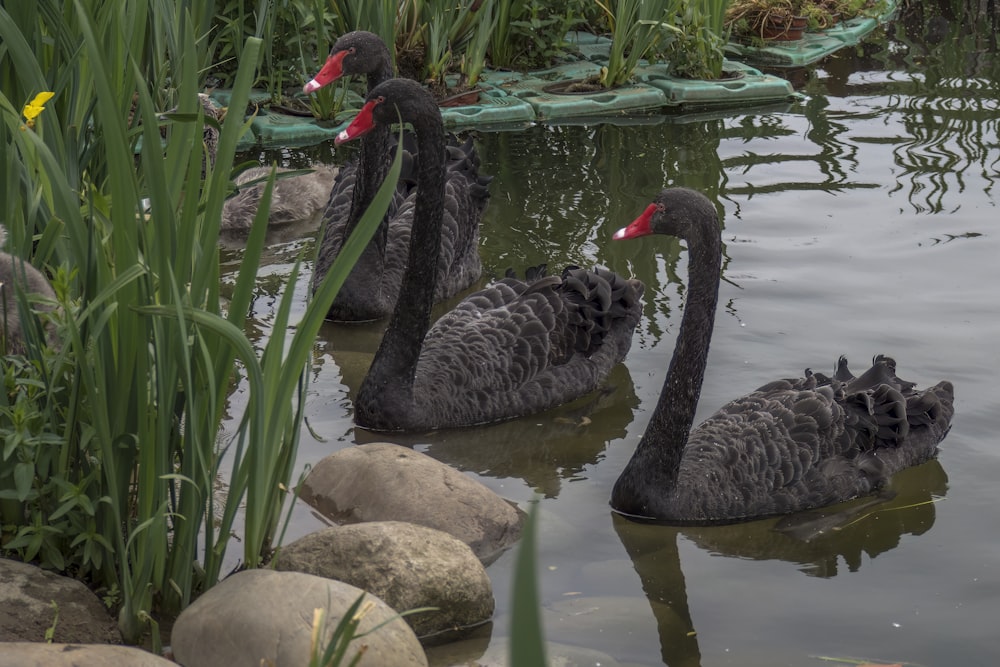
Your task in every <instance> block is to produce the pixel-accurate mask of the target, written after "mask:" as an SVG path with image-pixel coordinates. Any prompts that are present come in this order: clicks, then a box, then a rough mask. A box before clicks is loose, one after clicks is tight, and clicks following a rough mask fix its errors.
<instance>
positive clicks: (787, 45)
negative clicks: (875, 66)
mask: <svg viewBox="0 0 1000 667" xmlns="http://www.w3.org/2000/svg"><path fill="white" fill-rule="evenodd" d="M896 7H897V2H896V1H895V0H890V2H889V3H888V6H887V9H886V11H885V12H883V13H882V14H881V15H879V16H878V17H864V16H859V17H857V18H853V19H849V20H847V21H841V22H840V23H838V24H837V25H835V26H833V27H832V28H828V29H827V30H822V31H818V32H807V33H806V34H805V36H804V37H803V38H802V39H796V40H792V41H789V42H778V41H768V42H766V43H765V45H764V46H758V45H753V44H741V43H738V42H729V44H728V45H727V46H726V52H727V54H728V55H729V56H730V57H732V58H736V59H738V60H742V61H745V62H748V63H751V64H755V65H763V66H768V67H805V66H806V65H812V64H813V63H816V62H819V61H820V60H822V59H823V58H826V57H827V56H829V55H831V54H833V53H835V52H836V51H839V50H840V49H842V48H844V47H845V46H852V45H854V44H857V43H858V42H860V41H861V40H862V39H864V38H865V37H866V36H868V35H869V34H870V33H871V32H872V31H873V30H875V28H877V27H878V26H879V24H881V23H884V22H886V21H888V20H889V19H891V18H892V17H893V15H894V14H895V13H896Z"/></svg>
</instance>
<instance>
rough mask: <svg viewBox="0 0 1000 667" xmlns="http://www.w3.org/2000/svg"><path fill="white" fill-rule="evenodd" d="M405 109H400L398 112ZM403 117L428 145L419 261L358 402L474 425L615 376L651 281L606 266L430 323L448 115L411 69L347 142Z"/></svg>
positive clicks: (374, 421)
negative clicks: (443, 114)
mask: <svg viewBox="0 0 1000 667" xmlns="http://www.w3.org/2000/svg"><path fill="white" fill-rule="evenodd" d="M397 110H398V116H397ZM397 117H401V118H402V119H403V121H404V122H409V123H410V124H411V125H412V126H413V130H414V133H415V135H416V141H417V144H418V151H419V153H420V156H421V158H420V161H419V168H418V173H417V191H418V192H419V193H420V196H419V197H417V199H416V203H415V211H414V215H413V226H412V233H411V235H410V245H409V262H408V265H407V268H406V273H405V275H404V277H403V280H402V287H401V289H400V294H399V299H398V301H397V303H396V308H395V310H394V312H393V315H392V319H391V320H390V322H389V326H388V329H387V330H386V333H385V336H384V337H383V338H382V343H381V345H380V346H379V349H378V351H377V352H376V354H375V358H374V360H373V361H372V365H371V368H370V369H369V371H368V374H367V375H366V376H365V379H364V381H363V382H362V384H361V388H360V389H359V391H358V395H357V400H356V401H355V422H356V423H357V424H358V425H359V426H362V427H365V428H368V429H373V430H409V431H412V430H429V429H436V428H445V427H456V426H472V425H476V424H484V423H489V422H495V421H500V420H503V419H510V418H512V417H519V416H523V415H528V414H532V413H535V412H539V411H542V410H545V409H548V408H551V407H555V406H557V405H560V404H561V403H565V402H567V401H570V400H573V399H574V398H577V397H579V396H583V395H585V394H587V393H589V392H591V391H593V390H595V389H597V388H598V387H599V386H600V385H601V383H602V382H603V381H604V380H605V378H606V377H607V375H608V373H610V371H611V369H612V368H613V367H614V366H615V364H617V363H619V362H620V361H621V360H622V359H623V358H624V356H625V353H626V352H627V351H628V349H629V347H630V345H631V342H632V332H633V330H634V329H635V325H636V323H637V322H638V321H639V317H640V310H641V303H640V297H641V294H642V289H643V288H642V284H641V283H639V282H638V281H630V280H625V279H624V278H621V277H619V276H617V275H616V274H614V273H613V272H611V271H608V270H607V269H594V270H591V271H586V270H583V269H578V268H575V267H571V268H568V269H566V270H565V271H564V272H563V274H562V276H543V275H536V276H533V279H532V280H530V281H527V282H526V281H521V280H517V279H515V278H512V277H508V278H505V279H503V280H500V281H498V282H497V283H495V284H493V285H491V286H489V287H487V288H485V289H483V290H480V291H478V292H476V293H474V294H471V295H469V296H468V297H466V298H465V299H464V300H462V301H461V302H460V303H459V304H458V305H457V306H455V308H454V309H452V310H451V311H449V312H447V313H445V314H444V315H442V316H441V318H440V319H438V321H437V322H436V323H435V324H434V326H433V327H432V328H431V327H430V314H431V306H432V304H433V302H434V273H435V266H436V265H437V263H438V262H437V256H438V254H439V253H440V249H441V245H442V233H441V228H442V224H443V221H444V218H445V217H446V213H445V200H446V198H447V196H448V194H449V191H450V190H452V189H453V188H454V187H455V185H454V183H452V181H451V179H446V171H447V170H446V167H445V156H444V151H443V142H444V128H443V126H442V121H441V113H440V111H439V109H438V108H437V105H436V104H435V102H434V100H433V98H432V97H431V95H430V93H428V92H427V91H426V90H425V89H423V88H422V87H421V86H420V84H418V83H416V82H415V81H410V80H407V79H392V80H390V81H386V82H384V83H382V84H380V85H379V86H377V87H376V88H375V90H373V91H372V92H371V93H370V94H369V95H368V99H367V101H366V102H365V105H364V107H363V108H362V109H361V111H360V112H359V113H358V115H357V117H356V118H355V119H354V120H353V121H352V122H351V124H350V125H349V126H348V127H347V128H346V129H345V130H344V131H343V132H341V134H340V135H339V136H338V137H337V142H338V143H341V142H344V141H348V140H351V139H354V138H357V137H359V136H363V135H364V133H365V132H367V131H370V130H371V128H372V127H373V126H375V125H379V124H390V123H393V122H396V120H397Z"/></svg>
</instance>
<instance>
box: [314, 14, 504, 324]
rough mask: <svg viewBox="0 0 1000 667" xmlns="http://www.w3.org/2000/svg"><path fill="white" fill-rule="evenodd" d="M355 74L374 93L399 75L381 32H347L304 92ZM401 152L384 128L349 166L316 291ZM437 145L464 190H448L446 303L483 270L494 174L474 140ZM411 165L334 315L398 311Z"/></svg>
mask: <svg viewBox="0 0 1000 667" xmlns="http://www.w3.org/2000/svg"><path fill="white" fill-rule="evenodd" d="M351 74H355V75H361V74H364V75H366V77H367V82H368V91H369V92H370V91H371V90H373V89H374V88H375V87H376V86H378V85H379V84H380V83H382V82H383V81H387V80H388V79H391V78H392V77H393V69H392V61H391V58H390V55H389V50H388V48H386V45H385V43H384V42H383V41H382V39H381V38H380V37H379V36H378V35H375V34H374V33H371V32H365V31H361V30H359V31H355V32H350V33H347V34H345V35H342V36H341V37H340V38H339V39H338V40H337V41H336V42H335V43H334V45H333V48H332V49H331V50H330V56H329V57H328V58H327V61H326V63H325V64H324V65H323V68H322V69H321V70H320V72H319V73H318V74H317V75H316V76H315V78H313V79H312V80H311V81H310V82H309V83H307V84H306V85H305V87H304V88H303V90H304V91H305V92H306V93H311V92H314V91H316V90H318V89H319V88H321V87H323V86H325V85H327V84H329V83H331V82H333V81H335V80H337V79H339V78H340V77H341V76H345V75H351ZM410 139H411V138H409V137H408V140H410ZM407 148H408V149H410V150H409V151H408V157H409V158H410V160H411V161H419V159H420V156H419V152H418V151H416V150H414V148H415V147H413V146H410V145H409V143H408V144H407ZM394 150H395V136H394V135H392V134H391V132H390V128H389V125H388V124H385V125H379V126H377V127H375V128H373V129H372V130H371V131H370V132H369V133H368V134H366V135H365V137H364V138H363V139H362V141H361V151H360V155H359V156H358V161H357V162H351V163H348V164H347V165H345V166H344V168H343V169H342V170H341V173H340V175H339V177H338V178H337V181H336V182H335V183H334V185H333V190H332V191H331V192H330V197H329V202H328V203H327V206H326V210H325V211H324V213H323V220H324V222H325V227H326V231H325V233H324V235H323V239H322V241H321V243H320V248H319V252H318V253H317V257H316V267H315V270H314V271H313V288H314V289H315V288H316V287H317V286H318V285H319V283H320V282H321V281H322V280H323V278H324V277H325V276H326V274H327V273H328V272H329V270H330V267H331V266H332V265H333V261H334V260H335V259H336V258H337V255H338V254H340V249H341V247H342V246H343V244H344V242H345V241H346V240H347V238H348V236H350V233H351V231H353V229H354V227H355V226H356V225H357V223H358V221H359V220H360V219H361V216H362V215H363V214H364V212H365V210H366V209H367V208H368V206H369V204H371V201H372V199H373V198H374V196H375V192H376V191H377V190H378V188H379V186H380V185H381V184H382V181H383V180H385V176H386V173H387V172H388V169H389V159H390V157H391V156H392V154H393V152H394ZM435 150H436V151H444V150H447V155H448V166H447V178H448V180H449V182H455V183H456V193H454V194H453V193H452V190H451V188H449V189H448V190H447V191H446V197H448V201H447V202H446V205H445V209H446V211H447V215H446V217H445V221H444V226H443V232H442V233H443V235H444V246H443V247H442V251H441V258H440V261H439V265H438V269H439V272H438V276H437V283H436V285H437V287H436V290H435V293H434V300H435V301H441V300H443V299H447V298H449V297H452V296H454V295H455V294H457V293H459V292H460V291H462V290H464V289H465V288H467V287H469V286H470V285H472V283H474V282H475V281H476V280H478V279H479V276H480V275H481V273H482V265H481V264H480V260H479V221H480V220H481V218H482V214H483V210H484V209H485V207H486V203H487V201H488V198H489V190H488V189H487V187H486V186H487V185H488V184H489V181H490V179H489V177H486V176H483V175H481V174H480V173H479V156H478V155H477V154H476V151H475V148H474V147H473V145H472V140H471V139H469V140H467V141H466V142H465V143H464V144H461V145H459V144H458V143H457V142H455V141H450V142H449V143H448V145H447V148H445V144H444V143H442V144H441V145H440V146H437V147H436V148H435ZM408 164H410V167H409V168H407V169H404V176H403V177H402V179H401V183H400V185H399V186H398V187H397V189H396V196H395V198H394V201H393V203H392V204H391V205H390V208H389V211H388V212H387V213H386V218H385V219H384V221H383V222H384V223H385V224H383V225H382V226H381V227H380V228H379V229H378V231H377V232H376V234H375V236H374V238H373V239H372V241H371V242H370V243H369V244H368V246H367V247H366V248H365V251H364V253H363V254H362V255H361V257H360V258H359V259H358V262H357V263H356V264H355V267H354V269H353V270H352V271H351V274H350V276H349V277H348V278H347V280H346V281H345V282H344V284H343V286H342V287H341V288H340V292H339V293H338V294H337V297H336V299H335V300H334V302H333V305H332V306H331V307H330V311H329V313H328V314H327V319H331V320H337V321H365V320H374V319H379V318H382V317H387V316H388V315H390V314H391V313H392V309H393V306H395V304H396V299H397V298H398V295H399V288H400V283H401V281H402V276H403V270H404V269H405V267H406V256H407V252H408V247H409V237H410V225H411V224H412V216H413V201H412V199H411V200H410V201H406V199H407V198H412V197H415V196H416V192H415V191H414V188H413V187H412V179H411V178H409V175H408V174H407V171H409V169H412V168H414V167H413V165H412V162H410V163H408ZM408 181H409V182H408ZM453 197H454V198H453Z"/></svg>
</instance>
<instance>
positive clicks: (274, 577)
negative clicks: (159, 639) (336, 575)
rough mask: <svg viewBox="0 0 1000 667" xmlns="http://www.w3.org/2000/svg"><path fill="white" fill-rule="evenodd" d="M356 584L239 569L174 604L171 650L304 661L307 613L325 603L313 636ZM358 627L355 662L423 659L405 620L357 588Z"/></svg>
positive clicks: (333, 621) (217, 661)
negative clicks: (178, 608)
mask: <svg viewBox="0 0 1000 667" xmlns="http://www.w3.org/2000/svg"><path fill="white" fill-rule="evenodd" d="M362 593H364V591H362V590H360V589H358V588H355V587H354V586H351V585H349V584H345V583H343V582H340V581H334V580H332V579H325V578H323V577H316V576H313V575H311V574H303V573H301V572H275V571H273V570H244V571H243V572H238V573H236V574H234V575H232V576H230V577H228V578H227V579H225V580H224V581H222V582H220V583H219V584H217V585H215V586H213V587H212V588H211V589H209V590H208V591H207V592H205V594H204V595H202V596H201V597H199V598H198V599H197V600H195V601H194V602H193V603H192V604H191V606H189V607H188V608H187V609H185V610H184V611H183V612H181V615H180V616H178V617H177V621H176V623H174V627H173V631H172V633H171V637H170V639H171V645H172V648H173V652H174V658H175V659H176V661H177V662H179V663H181V664H182V665H184V666H185V667H216V666H217V665H262V664H266V665H272V666H273V667H302V665H308V664H309V656H310V650H311V646H312V632H313V620H314V617H315V612H316V610H317V609H322V610H325V611H326V621H325V627H324V628H323V634H322V640H321V643H322V645H323V646H326V645H327V644H328V643H329V642H330V639H331V636H332V633H333V630H334V628H335V627H336V626H337V624H338V623H339V622H340V620H341V619H342V618H344V616H345V615H346V613H347V611H348V609H349V608H350V606H351V605H352V604H354V602H355V601H356V600H357V598H358V596H359V595H361V594H362ZM361 614H362V618H361V622H360V625H359V626H358V633H359V634H360V633H364V632H368V631H371V630H373V629H374V628H375V627H376V626H379V625H381V624H382V623H385V625H382V626H381V627H379V628H378V630H375V631H374V632H372V634H369V635H366V636H365V637H364V639H362V640H359V641H357V642H356V643H354V644H352V648H351V649H349V650H348V657H349V658H350V657H352V656H353V655H354V651H355V649H354V648H353V647H355V646H356V647H357V648H360V647H361V646H362V645H364V646H366V647H367V648H366V650H365V652H364V654H363V655H362V656H361V660H360V662H358V665H359V666H361V667H382V666H384V665H394V666H395V667H426V665H427V658H426V657H425V656H424V652H423V649H422V648H421V645H420V642H419V641H418V640H417V636H416V635H415V634H413V630H412V629H410V626H409V625H407V624H406V622H405V621H404V620H403V619H402V618H400V617H399V615H398V614H397V613H396V612H395V611H394V610H393V609H392V608H390V607H389V605H387V604H386V603H385V602H383V601H381V600H379V599H378V598H377V597H375V596H373V595H370V594H365V602H364V603H363V605H362V607H361Z"/></svg>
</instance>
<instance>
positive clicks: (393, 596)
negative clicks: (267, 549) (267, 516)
mask: <svg viewBox="0 0 1000 667" xmlns="http://www.w3.org/2000/svg"><path fill="white" fill-rule="evenodd" d="M276 567H277V569H279V570H294V571H297V572H306V573H308V574H315V575H317V576H320V577H328V578H330V579H336V580H338V581H343V582H345V583H348V584H351V585H353V586H357V587H358V588H360V589H363V590H366V591H368V592H369V593H373V594H374V595H376V596H377V597H379V598H380V599H382V600H383V601H385V603H386V604H388V605H389V606H390V607H392V608H393V609H395V610H396V611H399V612H403V611H408V610H411V609H417V608H419V607H436V608H437V610H436V611H424V612H420V613H416V614H409V615H407V616H406V617H405V619H406V622H407V623H409V624H410V626H411V627H412V628H413V631H414V632H416V633H417V636H419V637H421V639H422V641H425V642H434V643H436V642H439V641H445V640H447V641H452V640H453V639H455V638H456V637H457V636H460V635H461V634H462V630H467V629H469V628H471V627H473V626H477V625H480V624H482V623H484V622H485V621H488V620H489V619H490V617H491V616H492V615H493V607H494V600H493V588H492V585H491V584H490V578H489V576H487V574H486V569H485V568H484V567H483V564H482V563H481V562H480V561H479V559H478V558H476V555H475V554H474V553H472V549H471V548H469V546H468V545H467V544H465V543H464V542H462V541H460V540H459V539H457V538H455V537H453V536H451V535H449V534H448V533H445V532H443V531H440V530H436V529H434V528H427V527H425V526H418V525H416V524H413V523H405V522H402V521H374V522H368V523H357V524H351V525H347V526H334V527H331V528H325V529H323V530H320V531H317V532H315V533H312V534H310V535H306V536H305V537H303V538H302V539H299V540H296V541H295V542H292V543H291V544H288V545H286V546H284V547H282V549H281V551H280V553H279V554H278V557H277V562H276Z"/></svg>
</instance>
